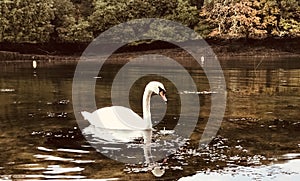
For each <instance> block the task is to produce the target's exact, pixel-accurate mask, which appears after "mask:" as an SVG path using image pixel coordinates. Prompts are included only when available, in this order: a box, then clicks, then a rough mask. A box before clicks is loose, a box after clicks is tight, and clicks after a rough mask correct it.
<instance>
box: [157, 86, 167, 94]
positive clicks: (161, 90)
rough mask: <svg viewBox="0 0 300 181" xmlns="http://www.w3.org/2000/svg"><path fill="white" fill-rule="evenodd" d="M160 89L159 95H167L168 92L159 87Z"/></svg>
mask: <svg viewBox="0 0 300 181" xmlns="http://www.w3.org/2000/svg"><path fill="white" fill-rule="evenodd" d="M158 89H159V93H161V92H162V94H163V95H165V94H166V91H165V90H164V89H162V88H161V87H158Z"/></svg>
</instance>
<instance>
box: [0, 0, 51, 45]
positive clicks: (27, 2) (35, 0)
mask: <svg viewBox="0 0 300 181" xmlns="http://www.w3.org/2000/svg"><path fill="white" fill-rule="evenodd" d="M0 7H1V10H0V24H1V29H0V34H1V36H0V41H2V42H3V41H6V42H32V43H35V42H47V41H48V40H49V39H50V34H51V32H52V31H53V25H51V20H52V19H53V17H54V14H53V10H52V7H53V1H52V0H14V1H8V0H4V1H1V2H0Z"/></svg>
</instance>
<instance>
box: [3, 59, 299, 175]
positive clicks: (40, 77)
mask: <svg viewBox="0 0 300 181" xmlns="http://www.w3.org/2000/svg"><path fill="white" fill-rule="evenodd" d="M243 61H245V60H243ZM232 62H233V63H232ZM259 62H260V61H259V60H258V61H256V62H254V63H253V62H252V60H248V61H247V62H246V63H245V65H243V64H242V63H237V62H234V61H231V63H232V64H231V63H228V64H229V65H228V64H227V63H225V64H224V65H222V66H223V67H224V70H225V71H224V74H225V77H226V81H227V84H228V85H227V86H228V90H229V92H228V103H227V110H226V117H225V120H224V121H223V124H222V129H221V130H220V131H219V133H218V136H217V137H216V138H214V139H213V141H212V142H211V143H210V145H208V146H206V147H204V148H201V149H198V145H197V144H198V142H199V139H200V136H201V133H202V131H203V129H204V126H205V120H206V119H207V116H208V113H209V108H207V107H209V105H210V95H211V94H215V93H216V92H211V91H210V90H209V88H208V85H207V82H203V80H205V79H204V78H203V72H201V71H198V70H193V69H191V70H190V71H191V72H192V74H193V76H195V77H196V80H199V85H201V88H202V87H203V89H201V90H199V91H198V92H190V91H189V90H186V91H183V92H179V93H177V94H178V95H182V96H184V95H185V94H197V95H199V97H200V99H201V101H202V102H201V104H202V105H201V106H202V107H201V111H202V112H201V113H200V119H199V121H198V125H197V127H196V128H195V130H194V133H193V134H192V135H191V137H190V139H189V140H184V139H182V140H181V141H182V143H185V141H187V142H186V143H185V144H184V145H183V146H182V147H181V148H180V149H178V150H169V151H172V154H171V155H169V156H168V157H166V158H162V159H160V160H159V161H158V162H159V165H160V167H161V168H164V169H165V170H166V173H165V175H164V176H163V179H171V180H174V179H179V178H181V180H200V179H202V180H205V179H209V180H211V179H215V180H223V179H228V180H232V179H235V180H240V179H243V180H256V179H257V180H271V179H277V180H280V179H294V180H298V179H299V178H300V176H299V173H300V171H299V169H298V168H299V165H300V163H299V148H300V142H299V140H300V139H299V138H300V137H299V136H300V135H299V130H300V127H299V126H300V116H299V105H300V97H299V95H300V87H299V85H300V65H299V61H298V62H296V61H292V62H293V65H292V63H291V65H287V63H284V61H280V62H281V63H271V64H270V65H267V64H263V63H260V64H259V65H260V66H261V67H260V68H258V69H256V70H255V71H254V69H253V67H256V66H253V65H257V64H258V63H259ZM252 63H253V64H252ZM28 64H29V65H30V66H31V62H30V63H27V62H25V63H20V64H13V63H8V64H5V65H1V72H0V75H1V79H0V121H1V124H0V129H1V134H0V143H1V147H0V152H1V156H0V175H1V176H0V179H8V180H10V179H20V180H22V179H40V180H43V179H91V180H94V179H96V178H97V179H111V180H115V179H118V178H121V180H135V179H136V180H141V179H145V180H151V179H155V177H154V176H153V175H152V174H151V172H150V171H149V169H148V167H147V165H145V164H144V163H140V164H123V163H120V162H117V161H113V160H110V159H108V158H106V157H105V156H103V155H102V154H100V153H99V152H97V150H95V148H94V147H92V146H91V145H90V144H88V143H87V141H86V140H85V136H87V135H82V133H81V131H80V130H79V128H78V127H77V122H76V121H75V118H74V115H73V112H72V111H73V110H72V101H71V100H72V92H71V85H72V78H73V73H74V68H75V66H76V64H74V63H63V64H58V65H52V64H47V63H46V64H45V65H44V67H43V65H41V64H39V65H41V67H39V68H38V69H37V70H36V71H35V72H33V70H32V69H31V68H30V66H29V65H28ZM115 69H116V68H114V67H109V69H108V70H107V72H105V73H104V74H103V75H101V76H99V77H97V80H98V79H99V80H102V79H103V77H104V79H105V76H108V77H110V76H111V74H113V72H114V71H115ZM99 87H100V88H101V89H102V88H103V86H102V85H99V86H98V87H97V88H98V89H99ZM106 89H108V88H106ZM101 93H102V92H101ZM103 95H106V93H105V92H104V93H103ZM176 96H177V95H169V96H168V97H169V100H170V102H171V103H172V100H173V102H174V100H175V99H176ZM100 98H101V95H100ZM101 100H103V99H101ZM104 100H106V99H104ZM101 104H102V103H99V105H101ZM103 104H109V103H108V102H105V103H103ZM135 106H136V105H133V107H135ZM136 107H138V106H136ZM174 107H175V106H174ZM137 110H138V111H139V109H137ZM171 110H172V112H171V113H170V112H167V116H166V119H168V120H171V121H170V122H169V123H166V122H165V120H164V121H163V122H162V123H160V124H158V125H157V127H156V128H157V131H155V132H154V133H153V140H152V141H153V144H157V145H159V144H161V142H159V141H158V140H163V139H169V138H170V137H169V136H171V138H172V136H175V137H176V132H168V130H169V129H172V127H174V124H176V120H177V118H178V115H176V114H175V112H176V108H172V109H171ZM138 111H137V112H138ZM173 111H174V112H173ZM154 119H155V114H154ZM154 121H155V120H154ZM164 128H166V129H164ZM166 130H167V131H166ZM164 131H165V132H164ZM175 142H176V141H175ZM130 144H134V145H136V146H137V148H138V147H142V142H141V141H139V140H135V142H131V143H130ZM154 148H155V146H154ZM157 148H161V147H160V146H158V147H157ZM182 177H183V178H182Z"/></svg>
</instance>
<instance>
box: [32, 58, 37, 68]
mask: <svg viewBox="0 0 300 181" xmlns="http://www.w3.org/2000/svg"><path fill="white" fill-rule="evenodd" d="M32 67H33V68H34V69H36V68H37V62H36V61H35V60H33V61H32Z"/></svg>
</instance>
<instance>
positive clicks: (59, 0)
mask: <svg viewBox="0 0 300 181" xmlns="http://www.w3.org/2000/svg"><path fill="white" fill-rule="evenodd" d="M54 2H55V5H54V15H55V18H54V19H53V21H52V24H53V25H54V27H55V28H54V32H53V33H52V34H51V38H52V41H54V42H88V41H91V40H92V38H93V36H92V33H91V32H90V31H89V30H88V28H89V23H88V21H86V20H84V19H83V18H82V17H80V15H78V13H77V10H76V8H75V6H74V4H73V3H72V2H71V1H70V0H54Z"/></svg>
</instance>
